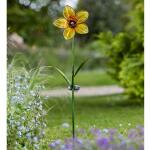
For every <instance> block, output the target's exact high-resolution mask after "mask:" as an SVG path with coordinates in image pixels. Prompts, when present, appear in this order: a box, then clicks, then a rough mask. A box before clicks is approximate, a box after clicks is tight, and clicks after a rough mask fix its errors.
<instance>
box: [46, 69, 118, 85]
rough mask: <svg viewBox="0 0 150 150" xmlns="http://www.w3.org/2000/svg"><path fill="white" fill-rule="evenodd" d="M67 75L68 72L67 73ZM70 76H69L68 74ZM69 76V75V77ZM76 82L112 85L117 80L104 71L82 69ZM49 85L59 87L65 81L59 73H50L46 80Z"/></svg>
mask: <svg viewBox="0 0 150 150" xmlns="http://www.w3.org/2000/svg"><path fill="white" fill-rule="evenodd" d="M67 75H68V76H69V74H67ZM69 77H70V76H69ZM70 78H71V77H70ZM75 81H76V84H78V85H81V86H100V85H112V84H116V83H117V82H116V81H115V80H113V79H112V78H111V76H110V75H108V73H106V71H102V70H93V71H82V72H80V73H79V74H78V75H77V77H76V80H75ZM47 85H48V86H49V87H61V86H65V85H66V82H65V81H64V79H63V78H62V76H60V75H59V74H57V73H55V74H53V75H51V76H50V77H49V79H48V81H47Z"/></svg>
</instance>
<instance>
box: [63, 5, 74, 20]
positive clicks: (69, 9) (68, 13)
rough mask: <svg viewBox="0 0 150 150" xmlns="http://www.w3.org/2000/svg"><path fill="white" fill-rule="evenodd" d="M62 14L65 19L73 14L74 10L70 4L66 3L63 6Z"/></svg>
mask: <svg viewBox="0 0 150 150" xmlns="http://www.w3.org/2000/svg"><path fill="white" fill-rule="evenodd" d="M63 15H64V17H65V18H66V19H70V17H73V16H75V11H74V9H73V8H72V7H71V6H69V5H67V6H65V7H64V10H63Z"/></svg>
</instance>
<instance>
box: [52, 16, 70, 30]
mask: <svg viewBox="0 0 150 150" xmlns="http://www.w3.org/2000/svg"><path fill="white" fill-rule="evenodd" d="M53 24H54V25H55V26H56V27H58V28H67V27H68V23H67V20H66V19H65V18H58V19H57V20H55V21H54V22H53Z"/></svg>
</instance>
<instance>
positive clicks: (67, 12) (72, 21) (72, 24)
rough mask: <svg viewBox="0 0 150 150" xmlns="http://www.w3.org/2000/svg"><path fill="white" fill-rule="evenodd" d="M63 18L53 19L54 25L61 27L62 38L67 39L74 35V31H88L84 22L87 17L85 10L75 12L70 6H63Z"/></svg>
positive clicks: (81, 32)
mask: <svg viewBox="0 0 150 150" xmlns="http://www.w3.org/2000/svg"><path fill="white" fill-rule="evenodd" d="M63 16H64V18H58V19H57V20H55V21H54V23H53V24H54V25H55V26H56V27H58V28H63V29H65V30H64V33H63V35H64V38H65V39H66V40H69V39H71V38H73V37H74V36H75V32H77V33H79V34H86V33H88V26H87V25H86V24H85V23H84V22H85V21H86V20H87V19H88V16H89V14H88V12H87V11H79V12H77V13H76V12H75V11H74V9H73V8H72V7H71V6H68V5H67V6H65V8H64V10H63Z"/></svg>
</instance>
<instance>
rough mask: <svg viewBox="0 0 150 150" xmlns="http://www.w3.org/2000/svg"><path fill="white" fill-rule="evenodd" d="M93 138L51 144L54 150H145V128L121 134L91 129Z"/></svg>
mask: <svg viewBox="0 0 150 150" xmlns="http://www.w3.org/2000/svg"><path fill="white" fill-rule="evenodd" d="M90 134H91V135H90V136H91V138H88V139H87V138H84V139H83V138H82V139H81V138H75V139H74V140H73V139H72V138H71V139H65V140H64V141H62V140H56V141H54V142H52V143H50V144H49V147H50V148H51V149H52V150H144V145H143V141H144V128H143V127H141V126H138V127H136V128H135V129H131V130H129V131H128V133H127V135H126V136H124V135H122V134H120V133H119V132H118V131H117V129H104V130H102V131H101V130H99V129H91V131H90Z"/></svg>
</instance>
